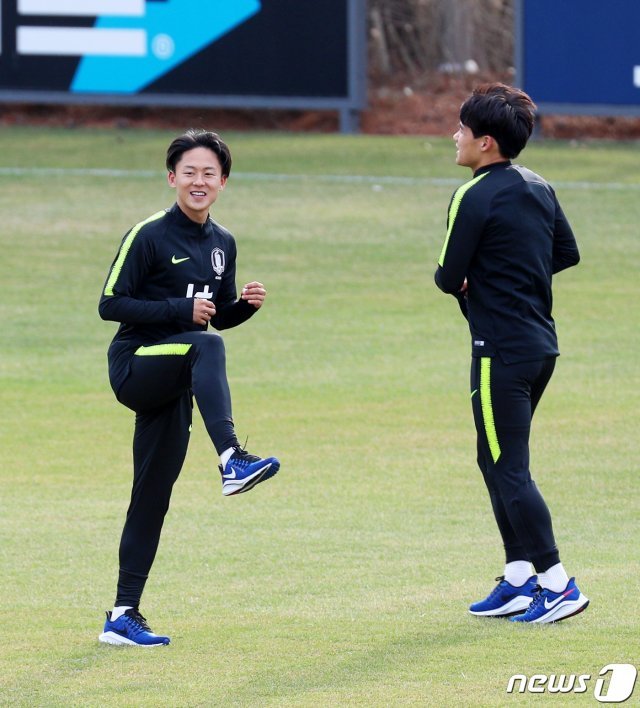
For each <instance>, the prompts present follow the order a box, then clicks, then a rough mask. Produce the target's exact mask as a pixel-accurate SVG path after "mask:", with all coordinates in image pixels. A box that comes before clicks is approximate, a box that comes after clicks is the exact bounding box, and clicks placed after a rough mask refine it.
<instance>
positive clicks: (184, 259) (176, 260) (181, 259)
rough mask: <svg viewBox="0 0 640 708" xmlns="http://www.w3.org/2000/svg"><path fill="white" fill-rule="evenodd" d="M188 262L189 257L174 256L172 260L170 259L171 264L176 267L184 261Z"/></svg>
mask: <svg viewBox="0 0 640 708" xmlns="http://www.w3.org/2000/svg"><path fill="white" fill-rule="evenodd" d="M188 260H189V256H187V257H186V258H176V257H175V256H173V258H172V259H171V262H172V263H173V265H178V263H184V261H188Z"/></svg>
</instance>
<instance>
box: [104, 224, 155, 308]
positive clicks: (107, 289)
mask: <svg viewBox="0 0 640 708" xmlns="http://www.w3.org/2000/svg"><path fill="white" fill-rule="evenodd" d="M166 213H167V212H166V211H158V212H156V213H155V214H152V215H151V216H150V217H149V218H148V219H145V220H144V221H141V222H140V223H139V224H136V225H135V226H134V227H133V228H132V229H131V231H129V234H128V235H127V238H126V239H125V240H124V243H123V244H122V246H121V248H120V252H119V253H118V257H117V259H116V262H115V263H114V264H113V267H112V268H111V273H109V279H108V280H107V284H106V285H105V286H104V294H105V295H106V296H107V297H112V296H113V286H114V285H115V284H116V281H117V280H118V276H119V275H120V272H121V271H122V266H123V265H124V262H125V260H126V258H127V254H128V253H129V249H130V248H131V244H132V243H133V241H134V239H135V237H136V236H137V235H138V232H139V231H140V229H141V228H142V227H143V226H144V225H145V224H148V223H150V222H151V221H156V220H157V219H160V218H161V217H163V216H164V215H165V214H166Z"/></svg>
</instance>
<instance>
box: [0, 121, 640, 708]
mask: <svg viewBox="0 0 640 708" xmlns="http://www.w3.org/2000/svg"><path fill="white" fill-rule="evenodd" d="M172 137H173V133H166V132H148V131H136V130H126V131H115V130H114V131H108V130H105V131H89V130H86V131H85V130H62V129H60V130H53V129H36V128H15V129H13V128H12V129H8V128H3V129H2V132H0V184H1V190H0V210H1V224H2V225H1V227H0V239H1V246H2V250H1V253H2V258H1V259H0V322H1V324H2V333H1V339H0V342H1V351H0V395H1V398H2V405H1V406H0V455H1V479H2V492H1V497H0V534H1V536H2V542H1V544H0V559H1V566H0V567H1V573H2V595H1V597H2V601H1V603H0V607H1V610H0V612H1V615H0V616H1V618H2V623H1V625H0V626H1V630H0V704H1V705H7V706H25V707H26V706H65V707H66V706H501V705H505V706H510V705H530V704H532V703H536V704H538V703H544V704H549V705H564V704H567V703H571V704H584V705H587V704H596V701H595V699H594V684H595V680H596V678H598V673H599V672H600V670H601V669H602V668H603V667H604V666H605V665H607V664H610V663H631V664H635V665H636V666H637V665H638V664H639V662H640V612H639V610H638V596H639V594H640V592H639V591H640V583H639V580H638V578H639V576H640V550H639V549H640V544H639V535H638V529H639V527H638V520H639V518H640V504H639V502H638V498H639V495H638V471H639V469H638V468H639V466H638V439H639V436H638V431H637V414H638V409H639V403H640V396H639V393H638V392H639V391H640V367H639V364H638V361H639V358H638V357H639V355H638V343H639V341H638V332H639V325H640V316H639V310H638V296H639V294H640V288H639V286H638V263H639V262H640V238H639V231H638V223H640V176H639V175H640V173H639V172H638V157H639V155H640V152H639V149H638V145H637V144H632V143H629V144H619V145H603V144H594V145H588V146H585V145H577V146H576V145H573V146H572V145H570V144H568V143H554V142H544V143H539V144H532V145H531V146H530V147H529V148H527V150H526V151H525V152H524V153H523V155H522V157H521V162H522V163H523V164H526V165H527V166H529V167H531V168H532V169H535V170H538V171H540V172H542V173H543V174H544V175H545V176H546V177H547V178H548V179H549V181H550V182H551V183H552V184H554V186H555V187H556V191H557V193H558V195H559V198H560V200H561V203H562V204H563V206H564V208H565V211H566V213H567V215H568V216H569V219H570V220H571V221H572V224H573V226H574V230H575V232H576V235H577V238H578V241H579V245H580V248H581V253H582V262H581V264H580V266H579V267H577V268H575V269H571V270H569V271H567V272H565V273H562V274H560V275H559V276H558V278H557V280H556V283H555V310H554V314H555V316H556V320H557V323H558V332H559V337H560V347H561V350H562V352H563V355H562V356H561V358H560V360H559V363H558V366H557V368H556V373H555V376H554V378H553V380H552V382H551V385H550V387H549V389H548V391H547V393H546V395H545V397H544V399H543V402H542V405H541V407H540V409H539V411H538V413H537V415H536V421H535V424H534V430H533V437H532V472H533V475H534V477H535V478H536V480H537V482H538V485H539V486H540V488H541V489H542V492H543V494H544V495H545V497H546V499H547V502H548V504H549V506H550V508H551V511H552V514H553V516H554V522H555V531H556V536H557V541H558V544H559V546H560V550H561V553H562V559H563V562H564V564H565V566H566V568H567V569H568V571H569V572H570V573H571V574H575V575H576V576H577V577H578V581H579V583H580V586H581V589H582V590H583V592H584V593H585V594H586V595H588V596H589V597H590V599H591V606H590V607H589V609H588V610H587V612H585V613H584V614H582V615H580V616H579V617H576V618H574V619H573V620H570V621H567V622H563V623H560V624H558V625H557V626H553V625H547V626H542V627H526V626H515V625H513V624H511V623H508V622H504V621H499V620H498V621H491V620H489V621H481V620H478V619H477V618H474V617H471V616H470V615H469V614H468V613H467V605H468V604H469V602H471V601H473V600H476V599H478V598H479V597H481V596H483V595H484V594H486V592H487V591H488V590H489V589H490V588H491V587H492V586H493V578H494V576H496V575H498V574H499V573H500V572H501V571H502V566H503V556H502V552H501V548H500V543H499V538H498V534H497V530H496V529H495V526H494V521H493V518H492V515H491V512H490V506H489V501H488V496H487V494H486V492H485V490H484V486H483V483H482V480H481V476H480V473H479V471H478V470H477V468H476V465H475V459H474V457H475V456H474V444H475V443H474V430H473V421H472V417H471V410H470V405H469V400H468V397H469V396H468V366H469V341H468V332H467V328H466V322H465V321H464V319H463V318H462V317H461V316H460V315H459V312H458V308H457V305H456V303H455V301H454V300H453V299H452V298H448V297H445V296H443V295H442V294H441V293H440V292H439V291H438V290H437V288H436V287H435V285H434V284H433V277H432V276H433V270H434V267H435V262H436V260H437V258H438V255H439V253H440V248H441V245H442V240H443V237H444V223H445V214H446V209H447V205H448V202H449V198H450V195H451V192H452V191H453V189H454V188H455V186H456V184H458V183H461V182H462V181H465V180H466V179H467V178H468V175H469V173H468V172H467V171H466V170H462V169H461V168H458V167H456V166H455V165H454V164H453V157H454V149H453V143H452V141H451V140H447V139H437V138H424V137H416V138H406V137H404V138H399V137H398V138H395V137H365V136H359V137H346V136H329V135H323V136H314V135H295V136H293V135H283V134H271V135H268V134H228V135H225V137H226V139H227V140H228V142H229V144H230V146H231V148H232V152H233V155H234V169H233V172H232V176H231V180H230V182H229V186H228V189H227V190H226V191H225V192H224V194H223V195H222V197H221V199H220V201H219V202H218V204H217V205H216V207H215V210H214V216H215V218H217V220H219V221H220V222H221V223H223V224H225V225H226V226H227V227H228V228H229V229H230V230H231V231H232V232H233V233H234V234H235V236H236V238H237V241H238V247H239V254H240V255H239V274H238V279H239V281H240V282H246V280H249V279H254V278H255V279H258V280H261V281H262V282H264V283H265V284H266V285H267V288H268V290H269V297H268V300H267V304H266V306H265V308H264V309H263V310H262V311H261V312H260V313H259V315H258V316H257V317H256V318H254V319H253V320H252V321H251V322H249V323H248V324H246V325H245V326H242V327H240V328H238V329H235V330H231V331H228V332H226V333H225V334H224V337H225V341H226V344H227V350H228V366H229V378H230V383H231V387H232V393H233V397H234V417H235V421H236V427H237V430H238V434H239V436H240V437H241V438H242V439H243V440H244V438H245V437H246V436H247V435H248V436H249V442H248V447H249V449H250V450H252V451H257V452H260V453H263V454H277V455H278V456H279V457H280V458H281V460H282V471H281V473H280V474H279V475H278V476H277V477H276V478H275V479H274V480H272V481H270V482H269V483H268V484H265V485H261V486H260V487H258V488H257V489H256V490H254V491H252V492H251V493H250V494H246V495H240V496H239V497H234V498H230V499H224V498H223V497H222V495H221V493H220V480H219V475H218V473H217V469H216V465H217V459H216V457H215V455H214V454H213V450H212V447H211V444H210V442H209V441H208V439H207V437H206V435H205V431H204V427H203V425H202V423H201V421H200V419H199V418H197V417H196V419H195V421H194V434H193V436H192V442H191V447H190V450H189V454H188V457H187V461H186V464H185V467H184V469H183V473H182V476H181V478H180V479H179V481H178V483H177V485H176V488H175V492H174V497H173V501H172V507H171V509H170V512H169V515H168V517H167V521H166V524H165V528H164V532H163V538H162V542H161V545H160V550H159V553H158V556H157V559H156V563H155V565H154V568H153V570H152V574H151V577H150V579H149V582H148V584H147V589H146V592H145V596H144V598H143V604H142V611H143V613H144V614H145V615H146V616H147V617H148V618H149V620H150V622H151V625H152V627H153V628H154V629H155V630H156V631H158V632H162V633H164V632H166V633H168V634H169V635H170V636H171V637H172V644H171V646H169V647H167V648H161V649H154V650H136V649H133V650H132V649H121V648H116V647H109V646H105V645H100V644H99V643H98V641H97V636H98V634H99V632H100V631H101V627H102V623H103V619H104V610H105V609H108V608H110V607H111V605H112V603H113V597H114V592H115V581H116V575H117V548H118V541H119V535H120V531H121V527H122V522H123V520H124V514H125V511H126V507H127V503H128V495H129V490H130V484H131V467H130V465H131V450H130V443H131V436H132V426H133V420H132V415H131V414H130V413H129V412H128V411H127V410H126V409H125V408H123V407H122V406H120V405H118V404H117V402H116V401H115V399H114V397H113V395H112V393H111V391H110V388H109V385H108V381H107V370H106V349H107V346H108V343H109V341H110V339H111V337H112V336H113V333H114V329H115V326H114V325H113V324H112V323H105V322H102V321H101V320H100V319H99V317H98V315H97V301H98V297H99V294H100V291H101V288H102V285H103V282H104V279H105V277H106V274H107V270H108V268H109V266H110V264H111V260H112V258H113V256H114V255H115V252H116V249H117V246H118V244H119V241H120V239H121V237H122V235H123V234H124V233H125V231H126V230H127V229H128V228H129V227H130V226H131V225H133V224H134V223H137V222H138V221H140V220H141V219H142V218H144V217H146V216H148V215H150V214H151V213H153V212H155V211H157V210H158V209H160V208H163V207H165V206H168V205H170V204H171V202H172V199H173V193H172V192H171V191H170V190H169V188H168V187H167V186H166V182H165V178H164V172H163V158H164V151H165V149H166V146H167V145H168V143H169V141H170V140H171V139H172ZM513 674H525V675H526V676H531V675H533V674H556V675H558V674H577V675H580V674H589V675H591V677H592V678H591V680H590V681H589V683H588V690H587V692H586V693H582V694H575V693H572V694H567V695H558V694H549V693H544V694H540V695H535V696H533V695H531V694H513V695H511V694H508V693H507V691H506V688H507V684H508V680H509V678H510V677H511V676H512V675H513ZM534 699H535V701H534ZM639 701H640V687H637V688H636V691H635V694H634V696H633V697H632V699H631V700H630V701H629V703H628V704H633V703H634V702H635V703H636V704H637V703H638V702H639Z"/></svg>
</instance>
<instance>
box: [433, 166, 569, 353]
mask: <svg viewBox="0 0 640 708" xmlns="http://www.w3.org/2000/svg"><path fill="white" fill-rule="evenodd" d="M579 260H580V255H579V253H578V247H577V245H576V240H575V237H574V235H573V231H572V230H571V226H570V225H569V222H568V221H567V219H566V217H565V215H564V213H563V211H562V209H561V207H560V205H559V204H558V200H557V199H556V195H555V193H554V191H553V189H552V188H551V187H550V186H549V184H548V183H547V182H546V181H545V180H544V179H543V178H542V177H540V176H539V175H537V174H535V173H534V172H532V171H531V170H528V169H526V168H525V167H521V166H519V165H512V164H511V162H508V161H506V162H499V163H494V164H492V165H488V166H486V167H483V168H481V169H479V170H477V171H476V172H475V173H474V175H473V179H471V180H470V181H469V182H467V183H466V184H463V185H462V186H461V187H460V188H458V189H457V190H456V191H455V192H454V194H453V197H452V199H451V203H450V205H449V213H448V219H447V236H446V239H445V242H444V246H443V248H442V253H441V255H440V259H439V261H438V268H437V270H436V273H435V281H436V284H437V285H438V287H439V288H440V289H441V290H443V291H444V292H445V293H451V294H452V295H454V296H455V297H456V298H457V299H458V301H459V303H460V307H461V309H462V311H463V313H464V314H465V316H466V317H467V319H468V321H469V329H470V331H471V343H472V354H473V356H495V355H499V356H500V358H501V359H502V360H503V361H504V362H505V363H506V364H510V363H515V362H522V361H532V360H535V359H541V358H544V357H547V356H557V355H558V353H559V351H558V340H557V337H556V331H555V324H554V321H553V318H552V316H551V309H552V295H551V279H552V275H553V273H557V272H558V271H561V270H563V269H564V268H568V267H570V266H573V265H575V264H576V263H578V261H579ZM465 278H466V279H467V283H468V290H467V294H466V296H463V295H462V294H461V293H460V288H461V287H462V285H463V283H464V279H465Z"/></svg>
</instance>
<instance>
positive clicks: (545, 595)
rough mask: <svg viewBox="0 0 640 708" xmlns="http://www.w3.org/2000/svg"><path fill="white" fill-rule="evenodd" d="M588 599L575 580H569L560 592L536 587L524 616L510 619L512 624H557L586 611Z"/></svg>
mask: <svg viewBox="0 0 640 708" xmlns="http://www.w3.org/2000/svg"><path fill="white" fill-rule="evenodd" d="M588 604H589V599H588V598H587V597H585V596H584V595H583V594H582V593H581V592H580V588H578V586H577V585H576V579H575V578H571V579H570V580H569V582H568V583H567V587H566V588H565V589H564V590H563V591H562V592H553V591H552V590H548V589H547V588H541V587H538V593H537V594H536V596H535V598H534V600H533V602H532V603H531V604H530V605H529V608H528V609H527V611H526V612H525V613H524V614H521V615H518V616H517V617H512V618H511V621H512V622H536V623H538V624H545V623H547V622H559V621H560V620H563V619H567V618H568V617H573V616H574V615H577V614H578V613H580V612H582V611H583V610H586V609H587V605H588Z"/></svg>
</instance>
